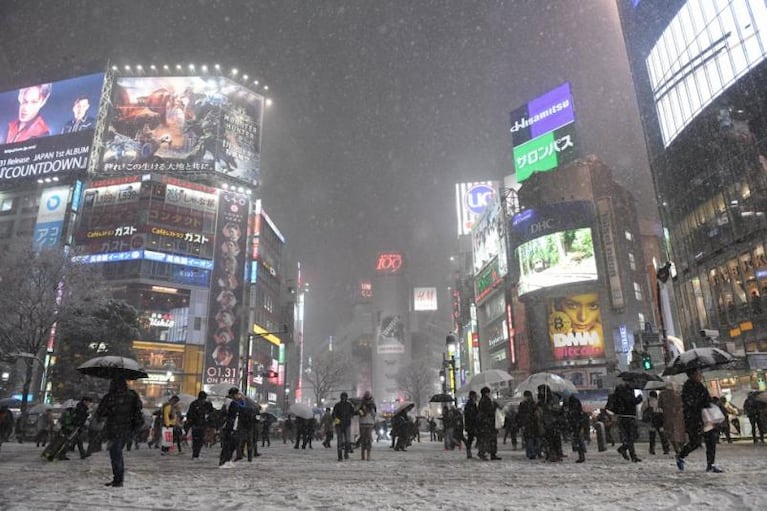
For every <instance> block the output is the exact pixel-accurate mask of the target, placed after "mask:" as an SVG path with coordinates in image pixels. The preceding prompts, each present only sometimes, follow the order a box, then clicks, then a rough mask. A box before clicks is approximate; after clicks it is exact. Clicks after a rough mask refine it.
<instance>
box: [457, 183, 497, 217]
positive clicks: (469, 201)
mask: <svg viewBox="0 0 767 511" xmlns="http://www.w3.org/2000/svg"><path fill="white" fill-rule="evenodd" d="M494 196H495V190H493V188H492V187H490V186H487V185H481V184H480V185H475V186H472V187H471V188H469V189H468V190H467V191H466V195H465V196H464V200H465V201H466V207H467V208H469V211H471V212H472V213H474V214H475V215H482V213H484V212H485V208H487V206H488V205H489V204H490V203H491V202H492V200H493V197H494Z"/></svg>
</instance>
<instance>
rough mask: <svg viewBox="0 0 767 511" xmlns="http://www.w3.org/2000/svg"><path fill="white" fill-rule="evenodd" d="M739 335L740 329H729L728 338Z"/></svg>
mask: <svg viewBox="0 0 767 511" xmlns="http://www.w3.org/2000/svg"><path fill="white" fill-rule="evenodd" d="M739 335H740V328H731V329H730V337H737V336H739Z"/></svg>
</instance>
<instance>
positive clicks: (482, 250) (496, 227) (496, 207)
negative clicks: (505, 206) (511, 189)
mask: <svg viewBox="0 0 767 511" xmlns="http://www.w3.org/2000/svg"><path fill="white" fill-rule="evenodd" d="M471 249H472V261H473V268H474V274H475V275H476V274H477V273H479V271H480V270H481V269H482V268H484V267H485V266H487V264H488V263H490V261H492V260H493V259H494V258H496V257H497V258H498V274H499V276H500V277H503V276H505V275H506V273H507V271H508V264H507V257H506V229H505V225H504V215H503V214H501V204H500V202H497V201H496V202H493V203H492V204H491V205H490V206H488V207H487V209H486V210H485V214H484V215H482V218H480V220H479V221H478V222H477V223H476V224H474V228H472V230H471Z"/></svg>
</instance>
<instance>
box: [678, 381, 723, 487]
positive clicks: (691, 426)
mask: <svg viewBox="0 0 767 511" xmlns="http://www.w3.org/2000/svg"><path fill="white" fill-rule="evenodd" d="M687 378H688V379H687V381H686V382H684V385H683V386H682V403H683V404H684V426H685V429H687V438H688V441H687V443H686V444H685V445H684V447H682V451H681V452H680V453H679V455H678V456H677V457H676V466H677V468H678V469H679V470H680V471H681V470H684V469H685V458H686V457H687V456H688V455H689V454H690V453H691V452H692V451H694V450H695V449H697V448H698V447H700V444H701V441H704V442H705V443H706V472H714V473H720V472H722V469H720V468H719V467H717V466H716V465H714V463H715V462H716V443H717V440H718V439H719V429H718V428H717V427H716V426H715V425H708V426H707V425H704V424H703V409H704V408H707V407H709V406H711V395H710V394H709V393H708V389H707V388H706V386H705V385H704V384H703V372H702V371H701V370H700V369H691V370H689V371H687Z"/></svg>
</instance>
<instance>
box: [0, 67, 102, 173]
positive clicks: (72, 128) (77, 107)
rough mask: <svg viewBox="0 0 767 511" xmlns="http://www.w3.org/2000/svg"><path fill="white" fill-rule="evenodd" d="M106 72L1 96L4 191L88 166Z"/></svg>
mask: <svg viewBox="0 0 767 511" xmlns="http://www.w3.org/2000/svg"><path fill="white" fill-rule="evenodd" d="M103 83H104V74H103V73H98V74H93V75H87V76H81V77H78V78H71V79H69V80H60V81H57V82H50V83H40V84H35V85H31V86H29V87H22V88H21V89H17V90H11V91H7V92H2V93H0V187H2V186H5V185H6V184H8V183H11V182H16V181H19V180H24V179H33V178H34V179H39V178H45V177H54V176H56V177H61V176H65V175H68V174H72V173H75V172H79V171H85V170H87V168H88V160H89V155H90V151H91V144H92V143H93V133H94V130H95V129H96V118H97V117H98V108H99V102H100V101H101V88H102V86H103Z"/></svg>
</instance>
